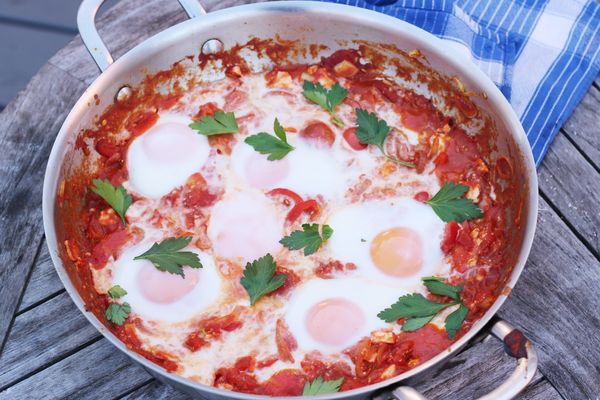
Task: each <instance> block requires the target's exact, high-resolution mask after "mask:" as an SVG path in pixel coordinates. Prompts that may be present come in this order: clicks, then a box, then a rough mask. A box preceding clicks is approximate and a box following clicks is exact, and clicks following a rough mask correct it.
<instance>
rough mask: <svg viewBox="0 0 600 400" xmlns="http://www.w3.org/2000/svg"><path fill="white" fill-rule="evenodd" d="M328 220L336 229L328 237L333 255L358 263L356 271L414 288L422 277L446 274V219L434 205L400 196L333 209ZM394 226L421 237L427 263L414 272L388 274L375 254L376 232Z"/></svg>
mask: <svg viewBox="0 0 600 400" xmlns="http://www.w3.org/2000/svg"><path fill="white" fill-rule="evenodd" d="M327 223H328V224H329V225H330V226H331V227H332V228H333V231H334V234H333V235H332V237H331V238H330V239H329V241H328V245H329V248H330V250H331V254H332V256H333V257H334V258H335V259H338V260H340V261H342V262H353V263H355V264H356V265H357V266H358V269H357V271H356V272H357V273H358V274H359V275H361V276H365V277H367V278H369V279H373V280H376V281H378V282H381V283H384V284H389V285H394V286H397V287H402V288H404V289H407V290H411V289H412V290H413V291H414V290H416V289H418V288H419V284H420V279H421V277H423V276H430V275H439V274H443V273H444V272H445V271H446V270H447V268H448V267H447V265H445V263H444V260H443V253H442V250H441V249H440V243H441V240H442V236H443V232H444V223H443V221H442V220H440V218H439V217H438V216H437V215H436V214H435V213H434V212H433V210H432V209H431V207H430V206H428V205H426V204H422V203H420V202H418V201H416V200H414V199H411V198H405V197H397V198H391V199H385V200H370V201H365V202H363V203H355V204H350V205H347V206H345V207H342V208H340V209H339V210H338V211H335V212H334V213H332V214H331V215H330V216H329V218H328V220H327ZM394 227H406V228H410V229H412V230H414V231H416V232H417V233H418V234H419V236H420V237H421V242H422V247H423V248H422V249H421V251H422V255H423V265H422V267H421V270H420V271H419V272H418V273H417V274H415V275H413V276H408V277H400V276H391V275H388V274H385V273H384V272H382V271H381V270H380V269H379V268H377V266H376V265H375V264H374V263H373V260H372V258H371V253H370V249H371V244H372V242H373V239H374V238H375V236H377V234H379V233H380V232H383V231H385V230H388V229H391V228H394Z"/></svg>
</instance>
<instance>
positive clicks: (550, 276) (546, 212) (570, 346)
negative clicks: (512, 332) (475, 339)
mask: <svg viewBox="0 0 600 400" xmlns="http://www.w3.org/2000/svg"><path fill="white" fill-rule="evenodd" d="M599 292H600V262H599V261H598V260H597V259H596V258H595V257H594V256H593V255H592V254H591V253H590V252H589V251H588V250H587V249H586V248H585V246H584V245H583V244H582V243H581V242H580V241H579V240H578V239H577V238H576V237H575V235H574V234H573V233H572V232H571V231H570V230H569V228H568V227H567V226H566V225H565V223H564V222H563V221H562V220H561V219H560V218H559V217H558V216H557V215H556V213H555V212H554V211H553V210H552V209H551V208H550V207H549V206H548V204H547V203H546V202H545V201H544V200H543V199H542V200H541V201H540V213H539V218H538V229H537V235H536V238H535V242H534V247H533V251H532V252H531V255H530V257H529V262H528V263H527V266H526V267H525V269H524V271H523V273H522V275H521V277H520V279H519V282H518V283H517V285H516V287H515V288H514V289H513V291H512V293H511V295H510V296H509V298H508V300H507V301H506V303H505V305H504V306H503V307H502V308H501V309H500V311H499V315H500V316H501V317H502V318H504V319H506V320H507V321H510V322H511V323H512V324H513V325H515V326H518V327H519V328H522V329H523V331H524V332H525V334H526V335H527V336H528V337H529V338H530V339H531V340H532V341H533V342H534V343H535V345H536V349H537V351H538V355H539V358H540V371H541V372H542V374H543V375H544V376H545V377H547V378H548V380H550V381H551V382H552V384H553V386H554V387H555V388H556V389H557V390H558V392H559V393H560V394H561V395H562V396H564V397H565V398H569V399H588V398H595V397H596V396H597V395H598V393H600V380H599V379H598V377H599V376H600V369H599V364H598V360H600V335H597V334H596V332H600V314H599V313H598V310H600V297H599V296H598V293H599Z"/></svg>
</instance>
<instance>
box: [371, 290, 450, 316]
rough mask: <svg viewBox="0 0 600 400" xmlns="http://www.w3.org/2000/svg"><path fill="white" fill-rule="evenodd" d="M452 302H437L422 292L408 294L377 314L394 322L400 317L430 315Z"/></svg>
mask: <svg viewBox="0 0 600 400" xmlns="http://www.w3.org/2000/svg"><path fill="white" fill-rule="evenodd" d="M452 304H453V303H449V304H445V303H436V302H435V301H431V300H428V299H426V298H425V297H424V296H423V295H422V294H420V293H413V294H406V295H404V296H401V297H400V298H399V299H398V301H397V302H395V303H394V304H392V305H391V306H390V307H388V308H386V309H385V310H383V311H381V312H380V313H379V314H377V316H378V317H379V319H382V320H384V321H385V322H394V321H397V320H399V319H400V318H415V317H429V316H431V315H435V314H437V313H438V312H440V311H441V310H443V309H444V308H446V307H449V306H451V305H452Z"/></svg>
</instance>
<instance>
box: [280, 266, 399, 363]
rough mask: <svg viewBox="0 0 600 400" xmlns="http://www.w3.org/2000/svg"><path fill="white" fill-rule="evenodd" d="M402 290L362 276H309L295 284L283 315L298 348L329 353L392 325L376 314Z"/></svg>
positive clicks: (394, 299)
mask: <svg viewBox="0 0 600 400" xmlns="http://www.w3.org/2000/svg"><path fill="white" fill-rule="evenodd" d="M403 294H406V293H404V292H402V291H400V290H398V289H397V288H393V287H388V286H385V285H377V284H373V283H370V282H368V281H366V280H364V279H355V278H338V279H312V280H310V281H308V282H306V283H304V284H302V285H300V286H298V287H296V288H295V290H294V292H293V293H292V296H291V297H290V299H289V300H288V306H287V308H286V310H285V313H284V317H285V320H286V323H287V324H288V327H289V329H290V332H291V333H292V335H293V336H294V338H295V339H296V341H297V342H298V348H299V349H300V350H302V351H313V350H318V351H320V352H321V353H323V354H332V353H336V352H340V351H342V350H344V349H346V348H348V347H350V346H352V345H354V344H356V343H357V342H358V341H359V340H360V339H361V338H363V337H365V336H369V335H370V334H371V332H373V331H376V330H380V329H382V328H389V327H391V325H390V324H388V323H386V322H384V321H383V320H381V319H379V318H378V317H377V314H378V313H379V312H380V311H382V310H383V309H385V308H386V307H388V306H389V305H390V304H393V303H394V302H395V301H396V300H398V297H399V296H401V295H403Z"/></svg>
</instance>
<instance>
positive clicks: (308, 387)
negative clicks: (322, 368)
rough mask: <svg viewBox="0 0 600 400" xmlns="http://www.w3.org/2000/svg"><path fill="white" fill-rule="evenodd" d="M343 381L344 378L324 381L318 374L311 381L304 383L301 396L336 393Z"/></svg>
mask: <svg viewBox="0 0 600 400" xmlns="http://www.w3.org/2000/svg"><path fill="white" fill-rule="evenodd" d="M343 382H344V378H340V379H336V380H334V381H325V380H323V377H321V376H319V377H318V378H316V379H315V380H313V381H312V382H308V381H307V382H306V383H305V384H304V390H303V392H302V395H303V396H316V395H319V394H328V393H336V392H339V391H340V386H342V383H343Z"/></svg>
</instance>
